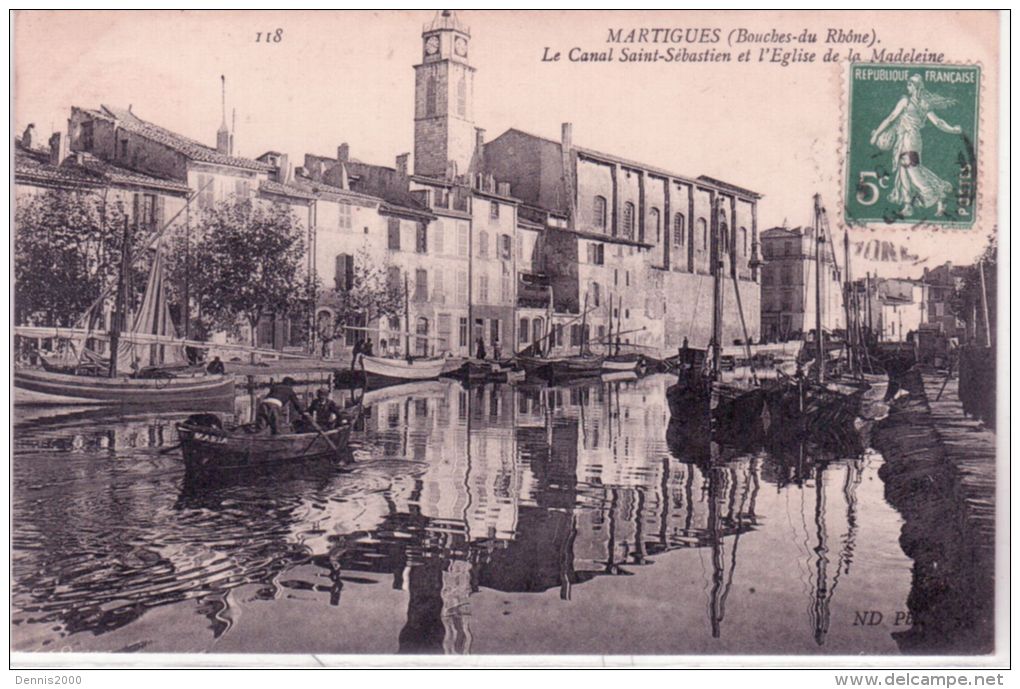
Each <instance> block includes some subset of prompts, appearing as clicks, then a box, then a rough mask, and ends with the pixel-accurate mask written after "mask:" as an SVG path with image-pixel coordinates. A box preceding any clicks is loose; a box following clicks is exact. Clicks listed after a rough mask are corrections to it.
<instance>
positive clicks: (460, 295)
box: [15, 11, 761, 355]
mask: <svg viewBox="0 0 1020 689" xmlns="http://www.w3.org/2000/svg"><path fill="white" fill-rule="evenodd" d="M421 40H422V57H421V61H420V63H419V64H417V65H415V66H414V72H415V80H414V82H415V83H414V91H413V96H414V103H415V118H414V157H413V162H412V160H411V159H410V155H409V154H402V155H398V156H396V157H395V160H394V161H393V164H392V165H377V164H370V163H366V162H363V161H361V160H359V159H358V158H357V157H355V155H353V153H352V149H351V147H350V146H349V145H348V144H346V143H342V144H340V145H339V146H338V147H337V150H336V152H335V156H334V155H313V154H307V155H305V157H304V160H302V161H300V162H301V164H300V165H294V164H293V163H292V161H290V160H289V158H288V156H287V155H285V154H282V153H279V152H275V151H268V152H266V153H264V154H262V155H260V156H258V157H257V158H255V159H248V158H243V157H240V156H237V155H234V153H233V136H232V134H231V132H230V130H229V129H228V128H227V126H226V118H225V117H224V121H223V124H221V126H220V128H219V130H218V131H217V133H216V146H215V147H211V146H207V145H204V144H202V143H200V142H198V141H195V140H192V139H190V138H188V137H185V136H183V135H180V134H178V133H176V132H172V131H169V130H167V129H165V128H163V127H160V126H158V125H156V124H153V123H152V122H149V121H147V120H145V119H142V118H141V117H140V116H139V115H138V114H136V113H134V112H133V111H132V109H131V108H130V107H128V108H127V109H123V108H118V107H113V106H109V105H103V106H101V107H99V108H96V109H90V108H82V107H74V108H72V111H71V114H70V118H69V120H68V131H67V136H66V139H65V138H64V137H63V136H62V135H60V134H59V133H58V134H54V135H53V137H51V139H50V141H49V146H48V147H40V146H38V145H37V144H36V143H35V142H33V141H32V140H31V139H32V136H31V131H29V132H27V133H26V136H24V137H23V138H22V139H21V140H20V141H19V142H18V145H17V148H16V159H15V162H16V169H15V180H16V194H17V196H18V197H19V198H20V197H22V195H23V194H35V193H39V192H40V191H44V190H47V189H53V188H57V189H74V190H94V191H98V192H101V193H102V194H103V195H104V198H105V197H109V198H111V199H112V198H116V199H119V200H122V201H123V203H124V205H125V207H126V208H127V209H129V211H130V213H131V215H132V218H133V219H134V222H135V223H136V224H137V225H138V226H140V227H143V228H156V227H159V226H161V225H162V224H163V223H165V222H167V221H168V220H170V219H172V218H173V219H174V222H176V223H180V224H182V225H183V226H185V227H187V228H190V227H191V225H193V224H194V223H195V222H196V218H197V214H199V213H201V212H203V211H204V210H205V209H206V208H209V207H211V206H212V205H214V204H216V203H217V202H219V201H221V200H224V199H227V198H230V197H234V196H241V197H248V198H252V199H257V200H259V201H260V202H265V203H282V204H287V205H289V206H290V207H292V208H293V209H294V210H295V212H296V215H297V217H298V218H299V219H300V221H301V224H302V228H303V231H304V232H306V235H307V236H306V246H307V247H308V251H307V264H306V267H305V268H306V270H307V272H308V273H309V274H310V275H313V276H316V277H318V278H319V280H320V281H321V282H322V284H323V285H324V286H325V287H327V288H337V289H344V288H345V287H349V284H350V276H351V275H352V274H353V272H354V271H353V268H354V265H355V262H357V261H369V262H370V263H372V264H373V265H375V266H379V267H382V268H384V269H385V270H386V271H387V276H388V278H390V279H392V280H394V281H395V282H397V283H398V284H402V285H407V296H408V302H409V304H408V308H407V310H406V315H405V316H402V317H399V318H386V319H382V320H381V321H377V322H372V323H366V324H365V326H366V327H368V328H369V333H370V334H371V336H372V337H373V339H374V340H375V342H376V343H378V345H383V344H384V341H385V349H387V350H389V351H391V352H393V353H404V350H405V349H407V348H410V349H411V350H412V352H411V353H414V354H425V353H429V354H431V353H439V352H451V353H454V354H458V355H466V354H469V353H470V352H472V351H473V349H474V344H475V343H476V342H477V341H478V340H479V339H481V340H482V342H484V343H485V345H486V347H487V349H488V351H490V352H491V351H493V349H494V348H495V347H496V346H497V345H498V346H499V347H500V348H501V350H502V351H503V352H507V353H508V352H510V351H513V350H520V349H522V348H523V347H525V346H527V345H529V344H531V343H533V342H534V341H536V340H538V339H540V338H543V337H544V336H546V334H547V333H549V332H550V331H549V329H550V327H551V328H553V332H552V333H551V336H550V337H549V341H548V344H547V345H546V348H548V347H549V345H551V348H552V351H553V352H568V351H572V350H573V351H576V348H577V347H578V346H579V345H580V344H581V343H582V341H586V342H588V343H591V345H592V347H593V348H594V349H596V350H598V349H599V348H600V347H604V346H605V345H606V344H607V343H608V337H609V332H610V328H612V331H613V332H614V333H620V335H619V337H620V340H621V342H622V343H623V344H625V345H630V346H631V347H633V348H641V349H640V351H644V352H647V353H649V354H653V355H659V354H667V353H675V351H676V348H677V347H678V346H679V345H680V344H681V343H682V342H683V340H684V338H688V339H689V341H690V344H691V346H697V347H701V346H705V345H706V344H707V343H708V342H709V339H710V337H711V328H712V300H713V287H714V277H713V266H712V262H713V261H712V259H713V255H715V256H716V257H717V258H718V265H719V267H720V271H722V276H723V277H724V280H722V285H723V292H724V294H723V303H724V307H723V313H724V319H723V321H724V331H723V342H724V343H725V344H729V343H732V342H734V341H739V340H743V339H752V340H755V341H757V340H758V338H759V336H760V333H759V326H758V323H759V318H758V314H759V306H760V305H759V283H758V281H759V266H760V263H761V260H760V253H759V245H758V230H757V203H758V201H759V199H760V198H761V196H760V195H759V194H757V193H755V192H753V191H750V190H747V189H743V188H741V187H738V186H736V185H733V184H730V183H727V182H724V181H720V180H717V179H713V178H709V177H705V176H699V177H690V176H685V175H681V174H678V173H675V172H671V171H668V170H663V169H660V168H656V167H653V166H649V165H645V164H643V163H639V162H635V161H632V160H628V159H626V158H623V157H620V156H617V155H613V154H609V153H603V152H600V151H597V150H594V149H589V148H584V147H582V146H579V145H577V144H575V142H574V140H573V132H572V128H571V125H570V124H569V123H566V124H563V125H562V128H561V136H560V138H559V139H550V138H544V137H540V136H535V135H533V134H529V133H526V132H523V131H520V130H517V129H510V130H508V131H506V132H504V133H503V134H501V135H500V136H498V137H496V138H494V139H492V140H486V138H485V132H484V130H483V129H481V128H479V127H477V126H476V124H475V117H474V102H473V97H474V79H475V77H476V75H477V72H476V69H475V68H474V67H473V66H472V63H471V59H470V58H471V51H472V49H473V46H472V44H471V34H470V31H469V29H468V28H467V27H466V26H464V25H463V24H461V22H460V21H459V20H458V18H457V17H456V15H455V14H454V13H453V12H450V11H443V12H439V13H437V14H436V17H435V19H434V20H433V21H432V22H431V23H430V24H428V25H426V26H425V27H424V29H423V32H422V36H421ZM189 199H190V200H189ZM331 291H332V290H331V289H327V290H325V291H324V295H323V297H322V299H321V300H320V303H319V304H317V306H316V314H315V318H316V319H317V320H318V321H328V320H329V319H331V318H332V317H333V316H334V315H335V308H336V304H335V299H334V298H333V296H331V294H330V293H331ZM582 323H583V324H584V329H585V330H586V332H583V331H582ZM301 325H302V324H300V323H294V322H291V321H290V320H288V319H286V318H282V317H281V318H274V317H268V318H264V319H263V321H262V323H260V325H259V327H258V332H257V342H258V344H259V345H262V346H270V347H273V348H276V349H284V350H285V349H308V348H309V347H312V346H314V345H315V343H314V342H309V341H308V339H307V336H306V333H307V332H308V329H307V328H302V327H300V326H301ZM312 330H313V332H314V329H312ZM358 332H363V331H348V335H347V337H348V338H349V339H348V344H353V341H354V338H356V337H359V335H358V334H357V333H358ZM313 337H314V335H313ZM613 339H614V341H615V339H616V335H614V336H613Z"/></svg>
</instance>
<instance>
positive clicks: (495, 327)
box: [489, 318, 503, 399]
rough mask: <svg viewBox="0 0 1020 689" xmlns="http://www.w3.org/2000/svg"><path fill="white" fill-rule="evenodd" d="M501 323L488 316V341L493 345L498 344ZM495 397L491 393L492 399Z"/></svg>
mask: <svg viewBox="0 0 1020 689" xmlns="http://www.w3.org/2000/svg"><path fill="white" fill-rule="evenodd" d="M502 325H503V322H502V321H501V320H499V319H498V318H490V319H489V342H490V343H491V344H492V345H493V346H495V345H497V344H499V342H500V338H499V336H500V333H501V332H502V328H501V326H502ZM495 397H496V396H495V395H493V398H494V399H495Z"/></svg>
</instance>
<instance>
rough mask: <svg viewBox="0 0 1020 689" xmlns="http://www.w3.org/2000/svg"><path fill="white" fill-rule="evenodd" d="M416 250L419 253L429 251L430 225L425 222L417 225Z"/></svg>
mask: <svg viewBox="0 0 1020 689" xmlns="http://www.w3.org/2000/svg"><path fill="white" fill-rule="evenodd" d="M414 250H415V251H416V252H417V253H419V254H427V253H428V251H429V235H428V225H426V224H425V223H423V222H420V223H418V224H417V225H416V227H415V242H414Z"/></svg>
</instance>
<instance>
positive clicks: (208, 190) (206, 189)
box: [198, 175, 216, 210]
mask: <svg viewBox="0 0 1020 689" xmlns="http://www.w3.org/2000/svg"><path fill="white" fill-rule="evenodd" d="M214 205H216V182H215V179H214V178H213V176H212V175H199V176H198V207H199V208H200V209H202V210H205V209H208V208H212V207H213V206H214Z"/></svg>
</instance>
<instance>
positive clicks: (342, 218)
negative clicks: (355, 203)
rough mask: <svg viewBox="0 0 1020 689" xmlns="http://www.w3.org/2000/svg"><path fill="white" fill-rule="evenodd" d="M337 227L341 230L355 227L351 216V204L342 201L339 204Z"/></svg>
mask: <svg viewBox="0 0 1020 689" xmlns="http://www.w3.org/2000/svg"><path fill="white" fill-rule="evenodd" d="M337 218H338V220H337V227H339V228H340V229H341V230H349V229H351V227H353V224H354V223H353V219H352V217H351V204H349V203H341V204H340V205H339V206H337Z"/></svg>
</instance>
